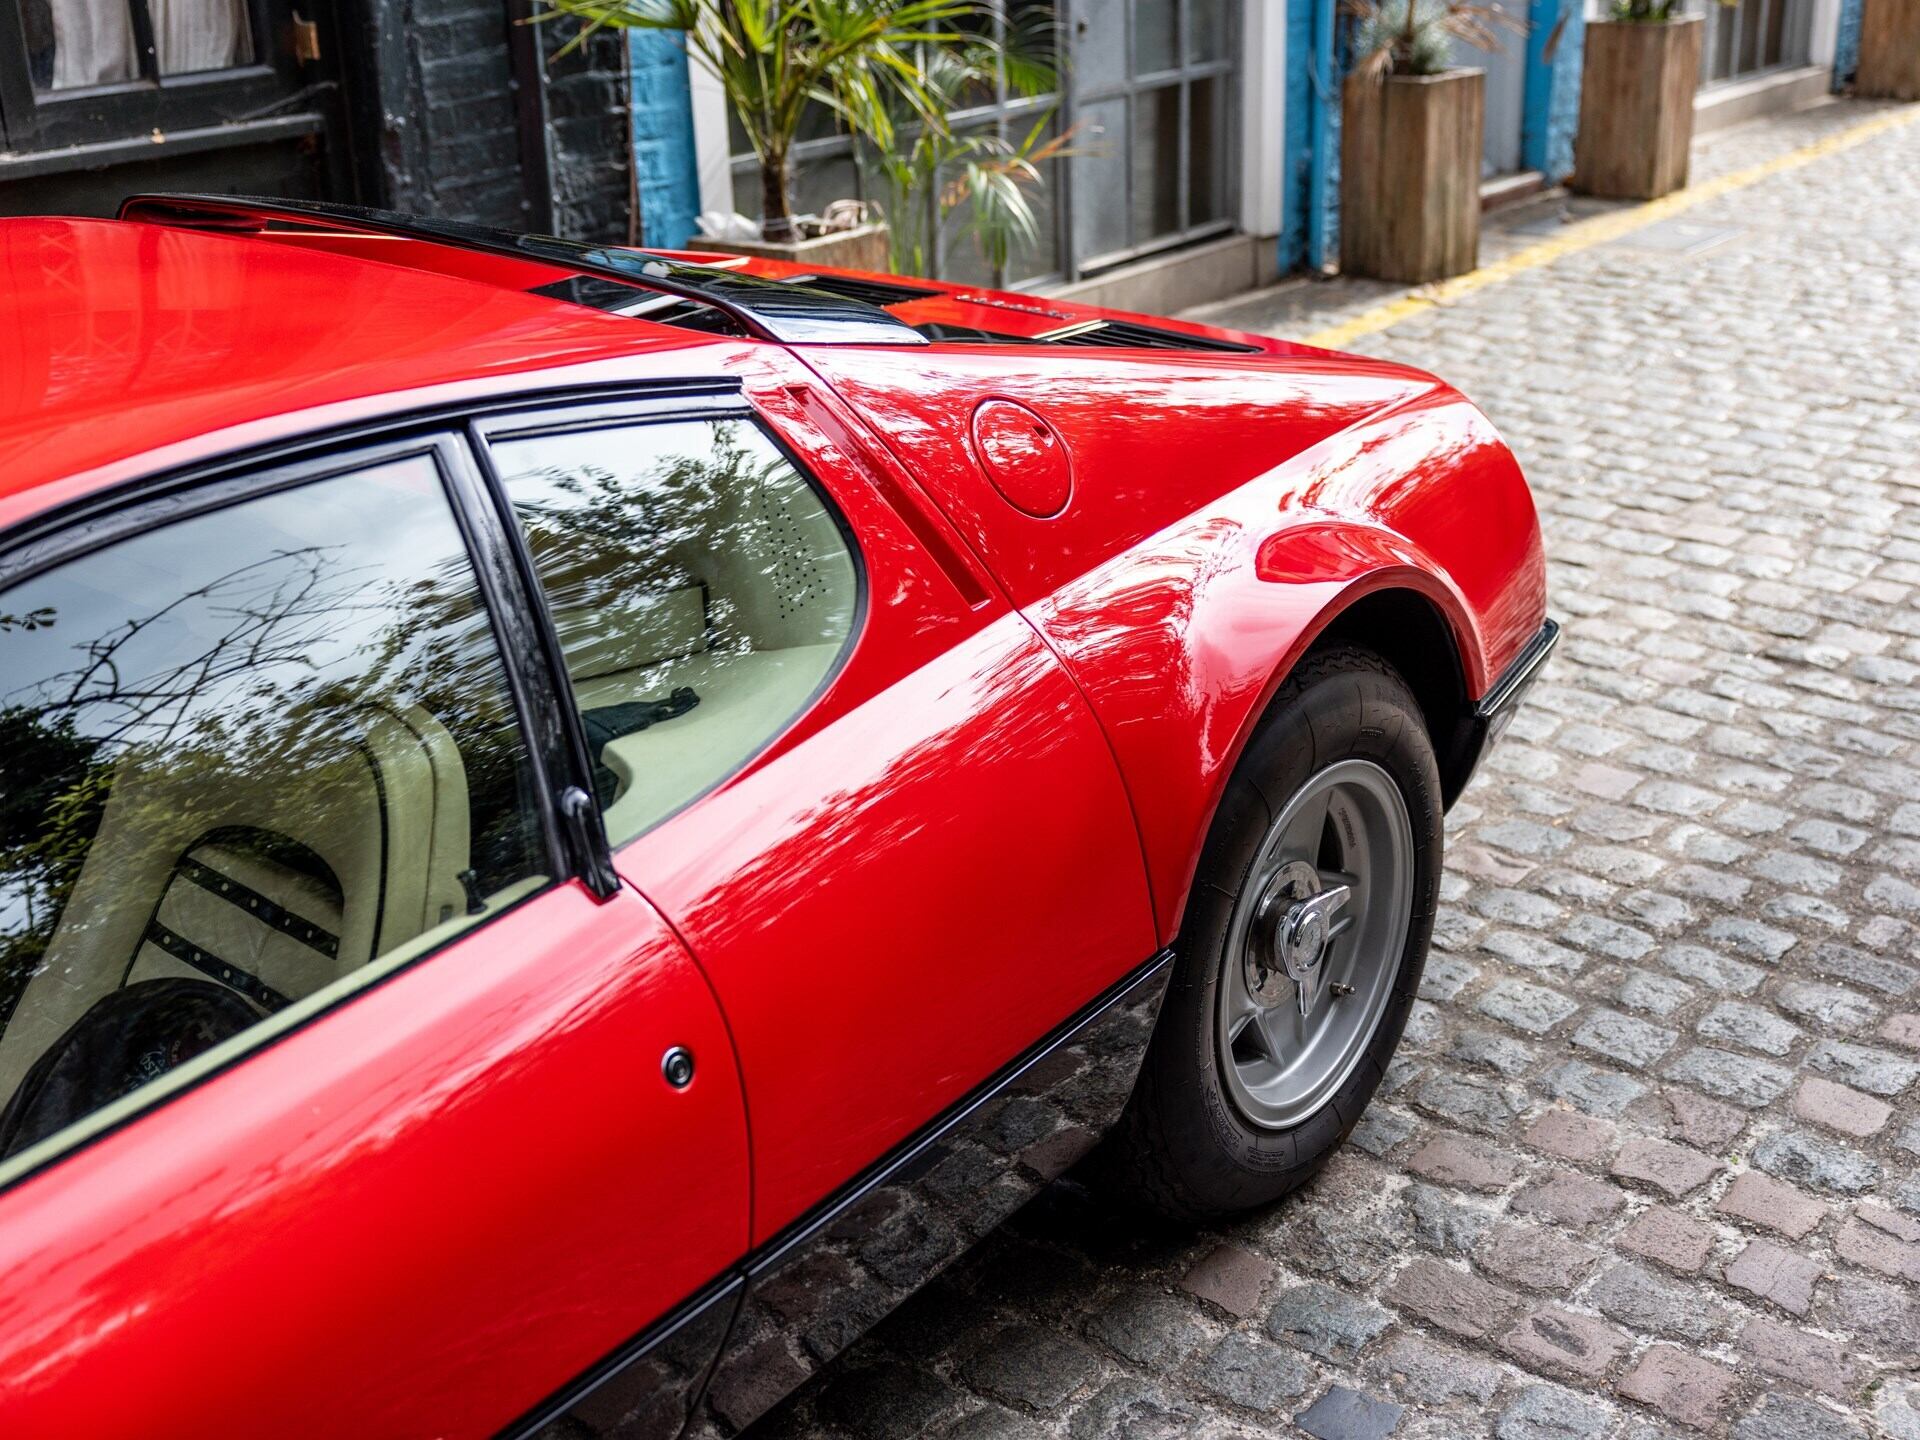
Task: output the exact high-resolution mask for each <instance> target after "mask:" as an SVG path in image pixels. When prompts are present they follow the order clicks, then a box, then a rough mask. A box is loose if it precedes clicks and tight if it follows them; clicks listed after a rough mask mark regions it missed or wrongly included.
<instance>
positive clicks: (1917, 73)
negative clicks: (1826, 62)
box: [1853, 0, 1920, 100]
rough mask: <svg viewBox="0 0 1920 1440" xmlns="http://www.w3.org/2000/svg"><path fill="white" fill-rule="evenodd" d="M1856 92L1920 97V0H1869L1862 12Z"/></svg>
mask: <svg viewBox="0 0 1920 1440" xmlns="http://www.w3.org/2000/svg"><path fill="white" fill-rule="evenodd" d="M1853 93H1854V94H1856V95H1859V96H1862V97H1864V98H1868V99H1873V100H1920V0H1867V3H1866V8H1865V9H1864V10H1862V11H1861V12H1860V67H1859V69H1857V70H1855V71H1854V74H1853Z"/></svg>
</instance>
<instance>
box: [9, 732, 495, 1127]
mask: <svg viewBox="0 0 1920 1440" xmlns="http://www.w3.org/2000/svg"><path fill="white" fill-rule="evenodd" d="M319 728H320V727H319V723H316V726H315V730H318V729H319ZM325 728H326V729H327V730H337V731H338V732H339V734H340V739H339V742H338V743H334V744H327V743H323V742H321V743H309V744H308V745H307V746H306V750H307V752H308V757H307V758H306V759H305V761H304V763H303V761H302V760H301V759H300V758H298V757H293V758H289V757H287V756H284V755H280V756H259V755H247V756H240V757H235V758H233V759H230V760H228V759H221V760H215V761H212V762H208V761H207V759H206V757H205V756H203V755H189V756H187V757H184V758H183V757H182V756H181V755H179V754H177V753H175V754H170V755H167V756H161V757H154V756H149V755H147V754H144V753H142V752H139V751H135V752H133V753H130V754H128V755H126V756H125V757H123V758H122V759H121V761H120V762H119V764H118V765H117V766H116V767H115V769H114V773H113V781H112V786H111V789H110V791H109V794H108V797H107V801H106V806H105V809H104V812H103V814H102V817H101V822H100V828H99V832H98V834H97V835H96V836H95V838H94V841H93V844H92V845H91V847H90V848H89V850H88V852H87V858H86V860H85V862H84V864H83V865H82V867H81V870H80V875H79V877H78V879H77V881H76V882H75V885H74V888H73V892H72V894H71V895H70V896H69V897H68V900H67V904H66V907H65V909H64V910H63V912H62V915H61V919H60V923H59V925H58V926H57V927H56V929H55V931H54V934H53V937H52V940H51V942H50V943H49V945H48V948H47V952H46V955H45V956H44V958H43V960H42V963H41V964H40V965H39V967H38V968H37V970H36V972H35V974H34V976H33V978H32V979H31V980H30V981H29V982H28V984H27V985H26V987H25V989H24V991H23V993H22V995H21V997H20V1002H19V1003H18V1004H17V1005H16V1006H15V1007H14V1011H13V1015H12V1017H11V1019H10V1021H9V1023H8V1024H7V1027H6V1030H5V1032H4V1033H3V1034H0V1096H7V1095H11V1094H13V1093H14V1091H15V1090H16V1089H17V1088H18V1086H19V1084H20V1081H21V1078H22V1077H23V1076H24V1075H25V1073H26V1072H27V1070H28V1069H29V1068H30V1067H31V1066H32V1065H33V1063H34V1062H35V1061H36V1060H37V1059H39V1057H40V1056H41V1055H42V1054H44V1053H45V1052H46V1051H47V1050H48V1049H49V1047H51V1046H53V1045H55V1044H56V1043H57V1042H59V1040H60V1039H61V1038H62V1036H64V1035H65V1034H66V1033H67V1031H68V1030H69V1029H70V1028H71V1027H72V1026H74V1025H75V1024H76V1023H77V1022H78V1021H79V1019H80V1017H81V1016H82V1015H84V1014H85V1013H86V1012H87V1011H88V1010H89V1008H91V1007H92V1006H93V1005H94V1004H95V1003H96V1002H98V1001H99V1000H101V999H102V998H103V997H105V996H107V995H109V994H110V993H112V992H113V991H114V990H116V989H119V988H121V987H123V986H128V985H133V984H136V983H138V982H140V981H143V980H149V979H159V978H165V977H169V976H176V977H193V978H198V979H211V980H213V981H215V982H216V983H219V984H222V985H225V986H226V987H227V988H229V989H232V990H234V991H235V992H236V993H238V994H240V995H241V996H243V997H244V998H245V999H247V1000H248V1001H249V1002H250V1003H251V1004H253V1006H254V1007H255V1008H256V1009H257V1010H259V1011H261V1012H262V1013H266V1012H269V1011H271V1010H274V1009H278V1008H280V1006H282V1005H284V1004H286V1003H287V1002H289V1001H292V1000H297V999H300V998H302V997H303V996H306V995H309V994H312V993H313V992H314V991H315V990H318V989H320V988H321V987H322V986H324V985H326V984H328V983H330V982H331V981H333V980H334V979H336V978H338V977H339V976H341V975H344V974H346V973H347V972H348V971H350V970H353V969H354V968H356V967H358V966H360V965H364V964H366V963H367V961H368V960H370V959H372V958H373V957H374V956H376V955H379V954H382V953H384V952H385V951H387V950H390V949H392V948H394V947H395V946H396V945H399V944H403V943H405V942H406V941H407V940H409V939H411V938H413V937H414V936H415V935H418V934H419V933H421V932H422V931H424V930H426V929H428V928H429V927H431V926H433V925H436V924H439V923H440V922H441V921H443V920H445V919H448V918H451V917H452V916H454V915H457V914H461V913H463V912H464V911H465V910H466V909H467V906H468V898H467V894H466V889H465V885H464V883H463V881H462V878H461V874H462V872H463V871H465V870H466V869H467V867H468V866H469V865H470V864H471V860H470V859H469V848H470V847H469V836H468V828H469V816H468V796H467V784H466V776H465V770H464V768H463V766H462V764H461V761H460V754H459V751H458V748H457V747H456V745H455V743H454V740H453V737H452V736H451V735H450V734H449V733H448V732H447V730H446V729H445V727H444V726H442V725H441V724H440V723H439V722H438V721H437V720H435V719H434V718H433V717H432V716H431V715H429V714H428V713H427V712H426V711H425V710H423V709H422V708H420V707H419V706H417V705H414V706H408V707H406V708H404V709H397V708H388V707H385V706H376V705H361V706H358V707H356V708H355V709H354V710H353V711H351V712H350V716H349V717H348V718H347V719H346V720H345V722H344V723H341V724H338V725H337V726H336V725H327V726H325ZM348 737H351V738H350V739H349V738H348ZM167 761H171V762H172V763H171V764H169V763H165V762H167ZM223 972H224V973H223Z"/></svg>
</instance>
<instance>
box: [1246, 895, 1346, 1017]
mask: <svg viewBox="0 0 1920 1440" xmlns="http://www.w3.org/2000/svg"><path fill="white" fill-rule="evenodd" d="M1351 894H1352V892H1351V891H1350V890H1349V889H1348V888H1347V887H1346V886H1345V885H1334V886H1331V887H1329V888H1327V889H1322V888H1321V881H1320V875H1319V872H1318V871H1316V870H1315V869H1314V868H1313V867H1312V866H1311V865H1308V864H1305V863H1304V862H1301V861H1295V862H1293V863H1292V864H1289V865H1286V866H1283V867H1282V868H1281V870H1280V872H1279V873H1278V874H1277V875H1275V876H1274V877H1273V880H1272V882H1271V883H1270V884H1269V886H1268V889H1267V894H1266V897H1265V898H1264V899H1263V900H1262V901H1261V903H1260V908H1259V910H1258V912H1257V913H1256V915H1255V918H1254V928H1253V934H1252V935H1251V936H1250V937H1249V943H1248V945H1247V958H1246V969H1247V976H1246V980H1247V991H1248V993H1249V994H1250V995H1251V996H1252V997H1253V999H1254V1003H1256V1004H1258V1005H1260V1006H1262V1007H1264V1008H1266V1009H1269V1010H1270V1009H1272V1008H1273V1007H1274V1006H1276V1005H1279V1004H1281V1003H1282V1002H1284V1001H1285V1000H1286V999H1287V997H1288V995H1289V993H1291V994H1293V995H1294V996H1295V997H1297V1000H1298V1003H1299V1006H1300V1013H1301V1014H1302V1015H1305V1014H1309V1013H1310V1012H1311V1011H1312V1010H1313V1007H1314V1005H1315V1003H1316V1002H1317V1001H1318V1000H1319V998H1320V989H1321V976H1322V965H1323V964H1324V962H1325V960H1326V958H1327V950H1328V946H1329V944H1330V943H1331V941H1332V939H1333V931H1334V916H1335V914H1336V913H1337V912H1338V911H1339V910H1340V908H1341V907H1342V906H1344V905H1345V904H1346V903H1347V901H1348V899H1349V898H1350V896H1351Z"/></svg>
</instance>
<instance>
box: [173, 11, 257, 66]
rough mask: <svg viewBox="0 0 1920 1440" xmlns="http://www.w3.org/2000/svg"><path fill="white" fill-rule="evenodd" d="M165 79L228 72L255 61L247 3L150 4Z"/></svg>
mask: <svg viewBox="0 0 1920 1440" xmlns="http://www.w3.org/2000/svg"><path fill="white" fill-rule="evenodd" d="M147 8H148V10H149V12H150V13H151V14H152V15H153V50H154V59H155V60H157V61H158V62H159V65H160V73H161V74H162V75H188V74H191V73H192V72H194V71H195V70H225V69H227V68H228V67H229V66H233V65H246V64H248V63H250V62H251V61H252V60H253V36H252V35H251V34H249V33H248V29H247V12H246V6H245V4H244V3H243V0H147Z"/></svg>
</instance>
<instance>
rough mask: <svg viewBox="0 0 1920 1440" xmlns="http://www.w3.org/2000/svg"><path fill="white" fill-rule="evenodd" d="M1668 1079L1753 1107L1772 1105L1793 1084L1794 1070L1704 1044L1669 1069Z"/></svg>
mask: <svg viewBox="0 0 1920 1440" xmlns="http://www.w3.org/2000/svg"><path fill="white" fill-rule="evenodd" d="M1666 1074H1667V1078H1668V1079H1671V1080H1678V1081H1680V1082H1681V1083H1683V1084H1686V1085H1693V1086H1697V1087H1698V1088H1700V1089H1702V1090H1704V1091H1706V1092H1707V1094H1709V1095H1717V1096H1719V1097H1720V1098H1721V1099H1722V1100H1731V1101H1732V1102H1733V1103H1734V1104H1736V1105H1744V1106H1746V1107H1747V1108H1748V1109H1750V1110H1757V1109H1759V1108H1760V1107H1762V1106H1765V1105H1771V1104H1772V1103H1773V1102H1774V1101H1775V1100H1778V1099H1779V1098H1780V1096H1781V1095H1782V1094H1784V1093H1785V1091H1786V1088H1787V1086H1788V1085H1790V1084H1792V1083H1793V1072H1792V1071H1791V1070H1788V1069H1785V1068H1784V1067H1782V1066H1779V1065H1775V1064H1773V1063H1771V1062H1770V1061H1766V1060H1756V1059H1753V1058H1752V1057H1751V1056H1747V1055H1734V1054H1730V1053H1729V1052H1727V1051H1725V1050H1715V1049H1712V1048H1711V1047H1709V1046H1705V1045H1701V1046H1697V1047H1695V1048H1694V1049H1692V1050H1689V1051H1687V1053H1686V1054H1684V1055H1682V1056H1681V1057H1680V1058H1679V1059H1677V1060H1675V1061H1673V1062H1672V1063H1671V1064H1669V1065H1668V1066H1667V1068H1666Z"/></svg>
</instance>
